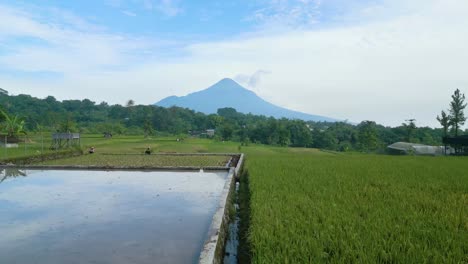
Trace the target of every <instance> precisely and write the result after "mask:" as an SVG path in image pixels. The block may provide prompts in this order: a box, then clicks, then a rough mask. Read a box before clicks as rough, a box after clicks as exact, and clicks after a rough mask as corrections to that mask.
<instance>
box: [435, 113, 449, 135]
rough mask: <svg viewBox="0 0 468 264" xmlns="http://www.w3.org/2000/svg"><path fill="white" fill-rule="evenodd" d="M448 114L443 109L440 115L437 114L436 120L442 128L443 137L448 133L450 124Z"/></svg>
mask: <svg viewBox="0 0 468 264" xmlns="http://www.w3.org/2000/svg"><path fill="white" fill-rule="evenodd" d="M450 119H451V118H450V116H449V115H447V113H445V111H443V110H442V111H441V113H440V116H437V121H439V123H440V125H441V126H442V129H443V130H444V137H446V136H447V135H448V130H449V128H450V125H451V120H450Z"/></svg>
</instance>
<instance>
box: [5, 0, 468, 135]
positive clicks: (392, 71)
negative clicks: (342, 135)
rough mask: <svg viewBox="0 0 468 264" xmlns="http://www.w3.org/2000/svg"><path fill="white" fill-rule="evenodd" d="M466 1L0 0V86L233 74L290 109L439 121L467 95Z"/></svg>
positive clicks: (32, 88)
mask: <svg viewBox="0 0 468 264" xmlns="http://www.w3.org/2000/svg"><path fill="white" fill-rule="evenodd" d="M466 14H468V1H466V0H239V1H221V0H219V1H218V0H204V1H194V0H192V1H187V0H103V1H90V0H81V1H62V0H29V1H22V0H14V1H13V0H0V88H3V89H5V90H7V91H9V92H10V94H30V95H32V96H36V97H39V98H44V97H46V96H48V95H52V96H55V97H56V98H57V99H59V100H64V99H84V98H89V99H91V100H93V101H95V102H97V103H99V102H102V101H106V102H108V103H111V104H115V103H118V104H125V102H127V101H128V100H129V99H133V100H134V101H135V102H136V103H137V104H152V103H155V102H157V101H159V100H161V99H163V98H165V97H167V96H171V95H178V96H182V95H186V94H188V93H191V92H194V91H197V90H202V89H205V88H207V87H209V86H210V85H212V84H214V83H216V82H217V81H219V80H220V79H222V78H232V79H234V80H236V81H238V82H239V83H240V84H241V85H243V86H244V87H246V88H248V89H250V90H252V91H254V92H255V93H257V94H258V95H259V96H261V97H262V98H264V99H265V100H267V101H270V102H271V103H274V104H277V105H279V106H283V107H287V108H290V109H292V110H297V111H302V112H306V113H310V114H317V115H324V116H329V117H333V118H337V119H340V120H349V121H350V122H355V123H358V122H360V121H363V120H374V121H376V122H378V123H380V124H384V125H389V126H397V125H400V124H401V123H402V122H405V120H407V119H416V124H417V125H418V126H431V127H438V126H439V124H438V122H437V120H436V116H437V115H438V114H439V113H440V111H441V110H445V109H447V108H448V105H449V102H450V100H451V97H450V96H451V94H453V92H454V90H455V89H460V90H461V91H462V93H465V94H468V15H466ZM467 114H468V113H467Z"/></svg>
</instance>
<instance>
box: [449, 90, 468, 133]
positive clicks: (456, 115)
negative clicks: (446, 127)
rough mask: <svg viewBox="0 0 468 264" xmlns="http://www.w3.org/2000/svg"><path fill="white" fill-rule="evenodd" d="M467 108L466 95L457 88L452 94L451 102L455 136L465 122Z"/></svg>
mask: <svg viewBox="0 0 468 264" xmlns="http://www.w3.org/2000/svg"><path fill="white" fill-rule="evenodd" d="M465 108H466V103H465V95H464V94H462V93H460V90H459V89H457V90H455V92H454V93H453V95H452V102H450V124H451V125H452V131H453V133H454V135H455V136H458V132H459V131H460V127H461V126H463V125H464V124H465V121H466V117H465V113H464V110H465Z"/></svg>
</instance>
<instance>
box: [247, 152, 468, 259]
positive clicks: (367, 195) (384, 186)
mask: <svg viewBox="0 0 468 264" xmlns="http://www.w3.org/2000/svg"><path fill="white" fill-rule="evenodd" d="M467 161H468V160H467V159H466V158H452V157H449V158H446V157H441V158H434V157H408V156H406V157H394V156H377V155H317V154H307V153H301V154H292V153H282V154H281V153H276V154H263V155H252V156H250V157H249V158H248V160H247V168H248V174H249V187H250V195H251V197H250V227H249V231H248V237H247V239H248V240H249V242H250V244H251V260H252V263H468V211H467V210H468V162H467Z"/></svg>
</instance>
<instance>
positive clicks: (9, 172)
mask: <svg viewBox="0 0 468 264" xmlns="http://www.w3.org/2000/svg"><path fill="white" fill-rule="evenodd" d="M26 175H27V174H26V171H24V170H20V169H18V168H0V183H2V182H3V181H4V180H6V179H7V178H8V177H13V178H14V177H20V176H21V177H26Z"/></svg>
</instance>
